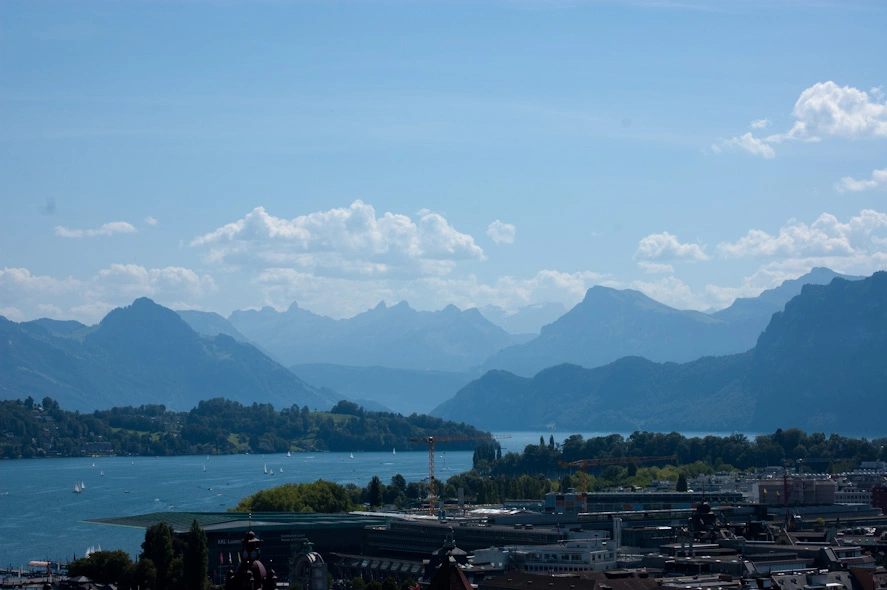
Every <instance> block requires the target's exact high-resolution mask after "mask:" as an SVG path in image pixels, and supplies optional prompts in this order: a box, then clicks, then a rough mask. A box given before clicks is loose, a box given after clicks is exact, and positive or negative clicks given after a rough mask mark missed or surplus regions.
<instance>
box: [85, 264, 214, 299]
mask: <svg viewBox="0 0 887 590" xmlns="http://www.w3.org/2000/svg"><path fill="white" fill-rule="evenodd" d="M215 289H216V284H215V281H214V280H213V278H212V277H211V276H209V275H203V276H199V275H198V274H197V273H195V272H194V271H193V270H190V269H187V268H182V267H180V266H167V267H165V268H145V267H144V266H139V265H137V264H112V265H111V266H110V267H108V268H105V269H102V270H100V271H99V272H98V274H97V275H96V276H95V277H94V278H93V280H92V282H91V284H90V287H89V290H90V292H91V293H92V294H93V295H95V296H97V297H98V298H102V299H109V298H114V299H116V300H118V301H119V300H120V298H121V297H122V298H123V300H124V301H131V300H132V299H135V298H138V297H153V296H156V295H159V294H162V295H167V296H175V297H178V296H179V295H180V294H187V295H197V296H200V295H204V294H207V293H211V292H213V291H215Z"/></svg>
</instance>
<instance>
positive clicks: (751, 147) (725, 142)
mask: <svg viewBox="0 0 887 590" xmlns="http://www.w3.org/2000/svg"><path fill="white" fill-rule="evenodd" d="M737 148H738V149H741V150H745V151H747V152H748V153H750V154H752V155H754V156H763V157H764V158H766V159H768V160H770V159H772V158H775V157H776V152H775V151H774V150H773V148H772V147H770V146H769V145H767V144H766V143H764V141H763V140H761V139H759V138H757V137H755V136H754V135H752V134H751V132H750V131H749V132H748V133H746V134H745V135H741V136H739V137H732V138H730V139H722V140H720V141H718V142H715V143H713V144H712V146H711V149H712V151H714V152H715V153H716V154H720V153H721V152H722V151H724V150H731V149H737Z"/></svg>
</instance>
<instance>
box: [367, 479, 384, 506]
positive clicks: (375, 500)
mask: <svg viewBox="0 0 887 590" xmlns="http://www.w3.org/2000/svg"><path fill="white" fill-rule="evenodd" d="M368 494H369V498H368V501H369V503H370V507H371V508H373V507H376V506H381V505H382V481H381V480H380V479H379V476H378V475H374V476H373V479H371V480H370V484H369V492H368Z"/></svg>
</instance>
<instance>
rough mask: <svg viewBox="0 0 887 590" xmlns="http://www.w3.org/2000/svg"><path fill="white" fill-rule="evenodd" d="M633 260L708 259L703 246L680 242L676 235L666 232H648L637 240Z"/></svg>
mask: <svg viewBox="0 0 887 590" xmlns="http://www.w3.org/2000/svg"><path fill="white" fill-rule="evenodd" d="M634 259H635V260H645V261H652V260H708V255H707V254H706V253H705V246H700V245H699V244H682V243H681V242H680V240H678V238H677V236H674V235H672V234H670V233H668V232H662V233H661V234H650V235H649V236H646V237H645V238H642V239H641V241H640V242H638V249H637V251H636V252H635V253H634Z"/></svg>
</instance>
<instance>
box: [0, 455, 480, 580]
mask: <svg viewBox="0 0 887 590" xmlns="http://www.w3.org/2000/svg"><path fill="white" fill-rule="evenodd" d="M442 446H443V445H442ZM472 454H473V453H472V452H470V451H458V452H456V451H445V450H442V451H439V452H438V453H437V457H436V460H435V469H436V475H437V477H438V478H439V479H446V478H447V477H448V476H449V475H453V474H456V473H461V472H463V471H467V470H469V469H471V459H472ZM266 466H267V468H268V470H269V471H270V470H273V471H274V475H266V474H265V473H264V469H265V467H266ZM204 467H206V471H204ZM281 469H282V470H283V471H281ZM102 472H104V475H100V474H101V473H102ZM398 473H399V474H401V475H403V476H404V478H406V480H407V481H420V480H422V479H423V478H427V475H428V453H427V451H424V452H423V451H419V450H415V451H412V452H407V451H406V450H404V451H400V452H398V453H397V454H392V453H391V452H390V451H389V452H386V453H354V458H353V459H351V458H350V456H349V453H315V454H307V453H296V454H293V455H292V457H287V456H286V454H275V455H224V456H215V455H214V456H210V457H209V458H207V457H206V456H205V455H197V456H195V455H190V456H185V457H103V458H71V459H25V460H17V461H3V462H0V566H2V567H7V566H14V567H18V566H19V565H21V564H27V562H28V561H30V560H32V559H37V560H44V559H46V560H50V561H62V562H66V561H70V560H71V559H73V558H74V556H75V555H76V556H77V557H83V555H84V553H85V552H86V550H87V549H88V548H90V547H92V548H95V549H98V548H99V547H101V548H102V549H105V550H109V549H123V550H125V551H127V552H128V553H130V555H132V556H133V558H136V557H137V556H138V553H139V552H140V545H141V542H142V541H143V540H144V537H145V532H144V530H143V529H134V528H128V527H117V526H106V525H97V524H90V523H85V522H83V520H84V519H90V518H105V517H112V516H132V515H136V514H146V513H149V512H160V511H170V510H172V511H182V512H223V511H225V510H228V509H229V508H233V507H234V506H235V505H237V503H238V502H239V501H240V500H241V499H242V498H244V497H246V496H248V495H250V494H253V493H255V492H257V491H258V490H261V489H264V488H269V487H274V486H277V485H281V484H283V483H287V482H309V481H315V480H317V479H324V480H327V481H333V482H336V483H339V484H342V485H345V484H348V483H355V484H357V485H358V486H361V487H364V486H366V485H367V483H368V482H369V480H370V479H371V478H372V477H373V476H374V475H378V476H379V478H380V479H381V480H382V481H383V482H384V483H389V482H390V481H391V477H392V476H393V475H395V474H398ZM78 481H82V482H83V483H84V484H85V489H83V491H82V492H81V493H79V494H77V493H74V484H75V482H78Z"/></svg>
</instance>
